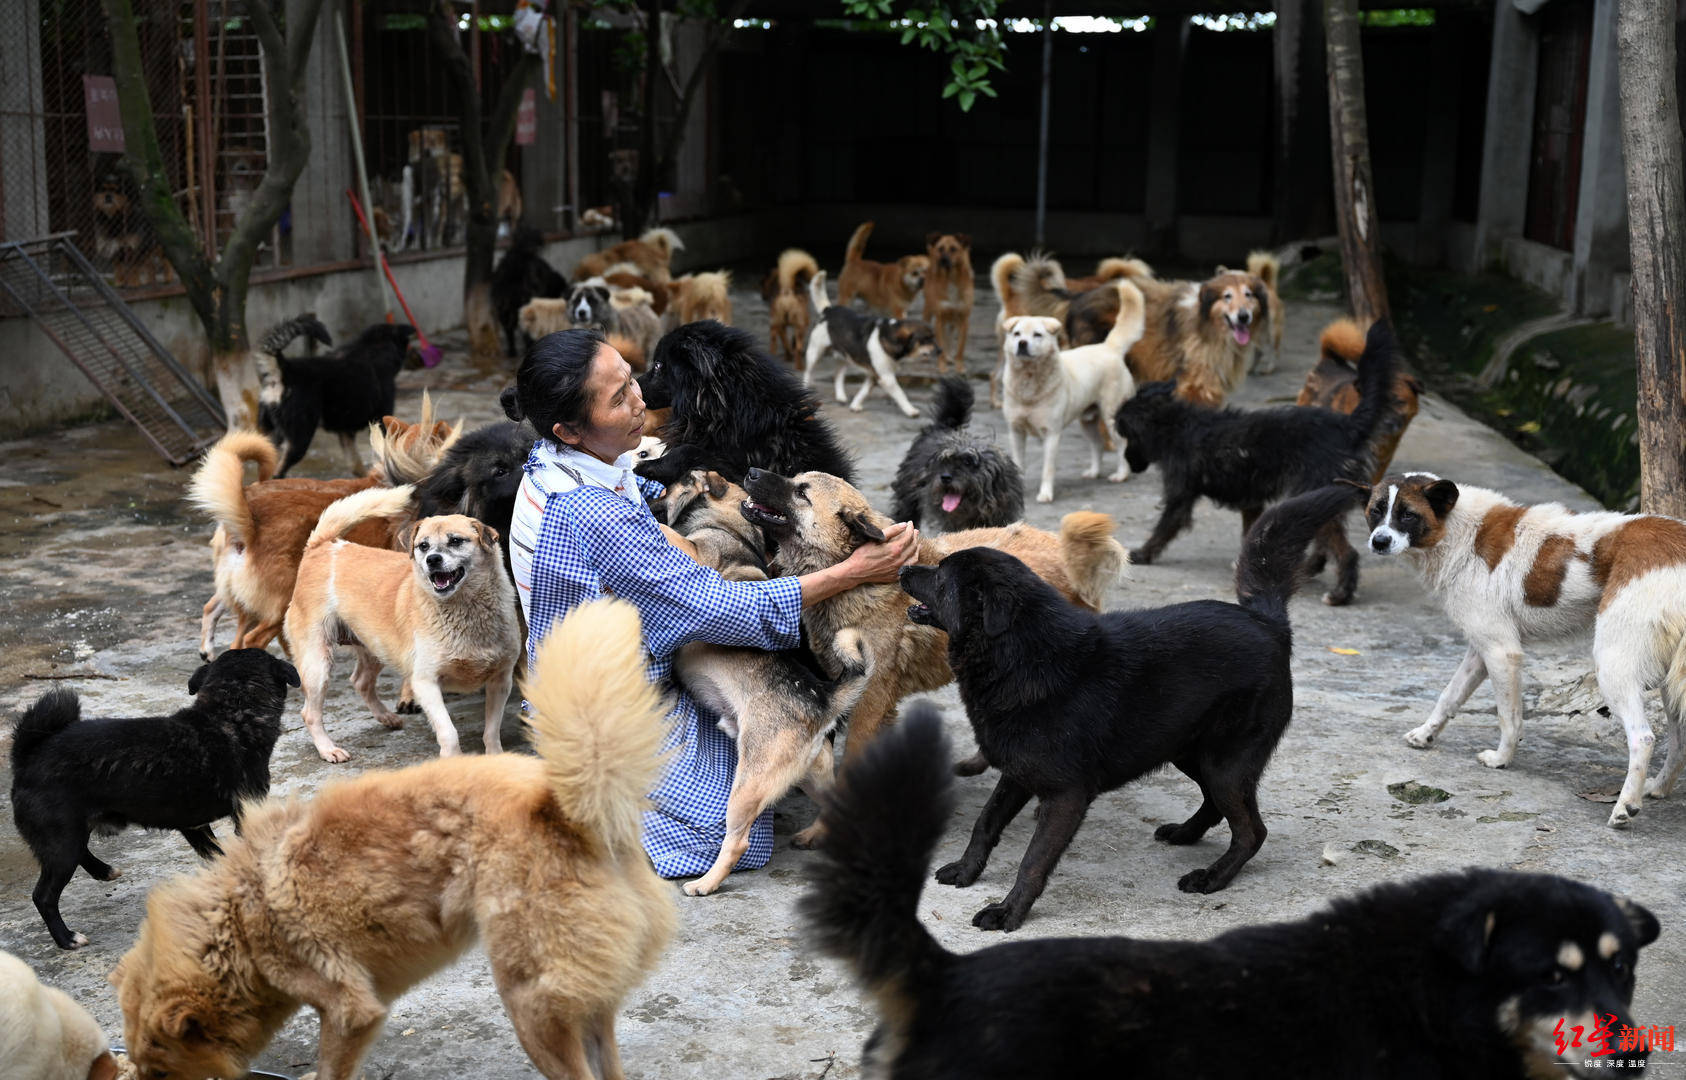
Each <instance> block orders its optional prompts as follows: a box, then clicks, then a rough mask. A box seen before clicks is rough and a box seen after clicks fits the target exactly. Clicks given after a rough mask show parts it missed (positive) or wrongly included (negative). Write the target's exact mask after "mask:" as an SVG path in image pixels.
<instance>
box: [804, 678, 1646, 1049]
mask: <svg viewBox="0 0 1686 1080" xmlns="http://www.w3.org/2000/svg"><path fill="white" fill-rule="evenodd" d="M947 760H948V745H947V740H945V739H944V738H943V736H942V729H941V723H940V720H939V718H938V717H937V715H936V710H935V709H934V708H933V707H932V706H930V705H929V704H925V703H921V704H920V705H918V706H916V707H915V710H913V711H912V712H911V714H910V715H909V716H908V718H907V720H906V721H905V722H904V723H903V724H902V726H901V729H900V730H898V731H893V732H889V733H887V734H886V735H885V736H884V738H883V739H881V740H879V742H878V743H877V744H876V745H874V746H873V747H871V748H870V749H869V750H868V751H867V754H866V756H865V757H864V758H863V759H862V760H860V761H858V762H851V763H850V764H849V765H847V766H846V767H845V768H844V770H843V775H842V777H841V778H840V781H839V783H838V786H837V787H836V788H835V789H834V790H833V792H832V794H831V795H830V796H829V797H828V798H827V799H825V800H824V810H823V811H822V814H821V821H823V822H824V823H825V825H826V837H827V838H826V840H825V841H824V842H823V843H822V845H821V851H822V853H823V855H824V859H823V860H822V861H821V863H820V865H819V866H818V867H817V869H816V870H815V872H814V873H813V876H812V878H811V879H810V885H809V887H808V891H807V893H806V895H804V896H803V898H802V901H801V906H802V911H803V914H804V915H805V916H806V919H807V923H808V937H809V940H810V941H811V942H813V943H814V944H815V945H817V946H818V947H819V948H820V949H821V950H822V951H824V952H825V953H827V954H829V955H831V956H834V957H836V958H838V959H840V960H842V961H844V962H845V963H846V964H848V965H849V967H850V968H851V969H852V970H853V972H854V974H855V978H856V979H857V980H858V981H859V983H860V984H861V987H862V989H864V990H865V991H866V992H867V994H868V996H869V997H870V998H871V999H872V1000H873V1001H874V1003H875V1004H876V1006H877V1010H878V1018H879V1022H878V1028H877V1030H876V1031H874V1032H873V1034H872V1037H871V1038H870V1039H869V1040H868V1041H867V1044H866V1047H865V1049H864V1051H863V1053H862V1059H863V1060H862V1062H861V1075H862V1076H868V1077H873V1078H875V1080H1072V1078H1075V1077H1102V1076H1121V1075H1130V1076H1143V1077H1148V1076H1151V1077H1178V1078H1180V1080H1230V1078H1233V1077H1239V1076H1246V1077H1261V1078H1264V1080H1302V1078H1305V1077H1332V1076H1340V1077H1343V1078H1346V1080H1423V1078H1425V1077H1436V1078H1438V1080H1523V1078H1528V1080H1554V1078H1557V1077H1563V1076H1586V1077H1591V1076H1602V1075H1605V1074H1604V1073H1603V1072H1602V1071H1599V1072H1592V1071H1590V1069H1589V1066H1592V1065H1594V1064H1596V1063H1597V1062H1598V1061H1600V1060H1610V1059H1608V1058H1603V1059H1600V1058H1594V1057H1592V1056H1591V1055H1592V1053H1593V1052H1594V1051H1592V1050H1589V1049H1587V1048H1586V1046H1587V1044H1586V1043H1585V1042H1579V1040H1574V1041H1575V1042H1578V1043H1579V1045H1578V1046H1572V1045H1571V1040H1573V1039H1574V1036H1573V1035H1572V1034H1571V1032H1572V1031H1574V1030H1575V1029H1576V1028H1579V1030H1580V1031H1581V1032H1583V1033H1589V1034H1590V1033H1593V1032H1595V1031H1597V1030H1598V1029H1599V1028H1600V1027H1602V1028H1603V1030H1604V1031H1606V1032H1608V1033H1609V1035H1610V1038H1609V1040H1608V1041H1606V1042H1605V1043H1604V1049H1606V1050H1612V1051H1615V1050H1619V1047H1618V1046H1612V1045H1610V1043H1611V1042H1614V1041H1615V1038H1616V1037H1617V1034H1618V1033H1619V1032H1620V1031H1621V1030H1622V1029H1623V1028H1624V1027H1625V1028H1629V1029H1632V1028H1637V1027H1638V1026H1639V1024H1640V1021H1639V1020H1637V1019H1636V1018H1635V1017H1634V1016H1633V1015H1632V1014H1631V1013H1630V1012H1629V1009H1630V1008H1631V1006H1632V1002H1633V990H1634V981H1635V980H1634V968H1635V965H1636V964H1637V963H1638V959H1639V951H1640V950H1641V949H1642V948H1644V947H1645V946H1646V945H1649V944H1650V943H1651V942H1653V941H1655V940H1656V939H1657V935H1658V931H1659V927H1658V925H1657V920H1656V918H1655V917H1653V916H1652V914H1651V913H1650V912H1649V911H1647V910H1646V909H1645V908H1643V907H1641V906H1640V905H1638V904H1636V903H1634V902H1633V901H1631V900H1627V899H1625V898H1622V897H1618V896H1611V895H1610V894H1609V893H1606V892H1604V891H1602V890H1600V889H1595V888H1592V887H1591V886H1588V885H1582V884H1580V883H1578V882H1575V881H1570V880H1568V879H1566V878H1561V877H1555V876H1552V875H1547V874H1521V873H1515V872H1512V871H1507V870H1487V869H1471V870H1465V871H1463V872H1461V873H1449V874H1436V875H1433V876H1431V877H1420V878H1416V879H1412V880H1406V881H1401V882H1391V883H1388V884H1385V885H1379V886H1376V887H1374V888H1372V889H1368V890H1366V891H1364V892H1361V893H1356V894H1353V895H1351V896H1345V897H1341V898H1340V899H1337V900H1335V901H1333V902H1332V903H1330V904H1328V905H1327V906H1326V907H1323V908H1322V909H1321V910H1319V911H1316V912H1314V913H1313V914H1311V915H1308V916H1306V917H1305V918H1303V919H1298V920H1295V921H1293V922H1281V923H1266V924H1262V925H1257V926H1244V927H1240V928H1238V929H1235V930H1231V931H1229V932H1227V933H1223V934H1219V935H1218V936H1216V937H1214V938H1211V939H1210V940H1207V941H1142V940H1136V939H1131V938H1124V937H1101V938H1094V937H1089V938H1066V939H1055V940H1040V941H1016V942H1012V943H1010V944H1005V945H996V946H994V947H992V948H985V949H978V950H976V951H971V952H966V953H958V954H957V953H952V952H950V951H948V950H947V949H945V948H943V947H942V946H941V945H939V944H938V943H937V941H936V939H935V938H933V937H932V936H931V934H930V932H929V931H928V930H926V929H925V927H924V926H923V925H921V923H920V921H919V892H920V886H921V883H922V882H923V880H924V877H925V873H926V871H927V869H928V868H929V866H930V864H931V856H932V853H933V852H934V851H935V850H936V847H937V844H938V843H939V842H940V841H941V840H942V836H943V832H944V830H945V829H946V827H947V826H948V823H949V821H950V820H952V818H953V813H954V795H953V781H952V780H951V779H949V777H948V775H947V769H946V767H945V765H944V762H946V761H947ZM1044 811H1045V812H1046V808H1044ZM1191 1017H1198V1018H1199V1020H1200V1024H1201V1029H1202V1030H1203V1031H1211V1032H1221V1033H1222V1036H1221V1037H1216V1038H1192V1037H1183V1036H1170V1035H1169V1033H1172V1032H1178V1031H1186V1029H1187V1025H1188V1024H1189V1023H1190V1018H1191ZM1559 1030H1561V1031H1562V1033H1563V1040H1562V1042H1559V1041H1558V1040H1557V1038H1555V1037H1554V1032H1556V1031H1559ZM1294 1033H1302V1034H1303V1037H1296V1035H1295V1034H1294ZM1597 1041H1598V1040H1597V1038H1596V1036H1593V1042H1594V1045H1596V1044H1597ZM1617 1056H1619V1057H1620V1058H1621V1059H1622V1060H1624V1061H1629V1062H1638V1063H1643V1062H1644V1061H1645V1060H1646V1059H1647V1057H1648V1055H1647V1052H1646V1051H1645V1050H1635V1051H1621V1052H1620V1053H1619V1054H1617ZM1125 1062H1129V1064H1128V1065H1126V1064H1125ZM1138 1065H1139V1067H1137V1066H1138Z"/></svg>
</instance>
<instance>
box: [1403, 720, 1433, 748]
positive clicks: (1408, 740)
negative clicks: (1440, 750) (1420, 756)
mask: <svg viewBox="0 0 1686 1080" xmlns="http://www.w3.org/2000/svg"><path fill="white" fill-rule="evenodd" d="M1405 745H1407V746H1414V747H1416V748H1417V749H1418V750H1427V749H1428V748H1429V747H1431V746H1433V745H1434V731H1433V730H1432V729H1431V728H1430V727H1429V726H1428V725H1427V724H1424V725H1423V726H1422V727H1415V728H1412V729H1411V730H1410V731H1407V732H1406V733H1405Z"/></svg>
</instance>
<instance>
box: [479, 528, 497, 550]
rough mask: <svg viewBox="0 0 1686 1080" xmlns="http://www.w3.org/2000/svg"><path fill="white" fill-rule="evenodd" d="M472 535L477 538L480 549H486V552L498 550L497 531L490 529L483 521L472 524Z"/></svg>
mask: <svg viewBox="0 0 1686 1080" xmlns="http://www.w3.org/2000/svg"><path fill="white" fill-rule="evenodd" d="M474 535H475V536H476V537H478V538H479V540H480V546H481V547H483V548H485V549H487V550H488V551H496V550H498V530H496V529H494V528H492V527H491V526H490V525H488V524H486V523H485V522H484V521H476V522H475V523H474Z"/></svg>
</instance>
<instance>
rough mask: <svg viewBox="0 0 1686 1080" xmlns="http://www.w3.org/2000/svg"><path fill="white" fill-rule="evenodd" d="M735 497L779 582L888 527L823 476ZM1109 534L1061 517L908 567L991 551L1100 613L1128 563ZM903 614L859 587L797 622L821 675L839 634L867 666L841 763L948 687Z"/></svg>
mask: <svg viewBox="0 0 1686 1080" xmlns="http://www.w3.org/2000/svg"><path fill="white" fill-rule="evenodd" d="M744 489H745V491H747V492H748V494H749V500H748V501H747V502H746V503H745V504H744V511H743V512H744V516H745V517H747V518H749V520H750V521H751V522H753V523H754V524H756V525H759V526H761V527H762V529H763V531H765V532H766V534H767V536H768V538H769V539H770V540H771V541H772V543H773V544H774V550H773V553H772V554H773V562H774V565H776V566H777V567H778V569H779V571H780V572H781V573H785V574H807V573H812V572H814V571H816V570H821V569H823V568H825V567H827V566H833V565H835V564H836V563H838V562H840V561H842V560H843V559H846V558H848V557H849V554H850V553H851V552H853V551H854V550H855V549H856V548H858V547H860V546H861V545H862V544H864V543H867V542H868V541H877V540H882V539H884V530H885V529H886V528H888V527H889V525H890V524H891V522H890V519H889V518H888V517H886V516H885V515H883V514H880V513H879V512H878V511H876V510H874V509H873V508H872V506H871V504H869V503H868V502H867V500H866V496H864V495H862V494H861V493H860V492H859V491H857V490H855V488H853V487H851V486H850V485H848V484H846V483H844V482H843V481H842V480H839V479H838V478H837V477H835V476H828V475H826V474H825V473H816V472H808V473H801V474H800V475H798V476H795V477H790V478H787V477H783V476H780V475H778V474H777V473H769V472H762V471H760V470H751V471H750V473H749V475H748V476H747V477H746V478H745V480H744ZM1113 528H1114V526H1113V520H1112V518H1110V517H1108V516H1107V515H1106V514H1095V513H1089V512H1087V511H1079V512H1077V513H1073V514H1067V515H1066V516H1065V518H1064V519H1063V520H1062V521H1061V522H1060V532H1059V535H1057V536H1056V535H1055V534H1053V533H1051V532H1046V531H1044V530H1042V529H1038V528H1035V527H1033V526H1030V525H1027V524H1025V523H1024V522H1022V521H1021V522H1017V523H1015V524H1012V525H1008V526H1006V527H1004V528H998V529H968V530H965V531H964V532H957V533H946V534H944V535H942V536H939V537H935V538H926V537H920V540H919V557H918V559H917V560H916V561H917V562H919V563H920V564H922V565H925V566H935V565H936V564H937V563H939V562H941V561H942V560H943V558H944V557H945V556H947V555H949V554H950V553H952V552H955V551H959V550H961V549H962V548H969V547H980V546H982V547H993V548H999V549H1000V550H1002V551H1006V552H1009V553H1010V554H1013V555H1016V556H1017V557H1018V558H1020V559H1022V560H1024V562H1025V564H1026V565H1027V566H1029V567H1030V568H1031V569H1032V570H1034V571H1035V572H1036V573H1037V575H1038V576H1040V577H1041V578H1042V579H1043V580H1044V581H1046V582H1048V584H1050V585H1052V586H1054V588H1056V589H1058V590H1059V591H1060V593H1061V595H1063V596H1065V598H1066V599H1068V600H1070V601H1071V602H1072V603H1074V604H1081V605H1082V606H1083V607H1085V608H1087V609H1089V610H1090V611H1099V610H1100V605H1101V601H1102V600H1103V599H1104V597H1105V595H1106V590H1107V589H1108V588H1110V587H1111V586H1112V585H1113V584H1114V583H1115V582H1116V581H1117V580H1118V577H1119V575H1120V574H1121V573H1122V572H1123V570H1124V566H1125V564H1126V562H1127V561H1128V556H1127V555H1126V554H1125V551H1124V548H1123V546H1122V545H1121V544H1119V542H1118V541H1117V540H1115V539H1113V536H1112V533H1113ZM907 608H908V597H907V594H906V593H904V592H902V590H901V587H900V586H899V585H893V584H889V585H862V586H859V587H858V588H854V589H850V590H849V591H848V592H845V593H841V594H839V595H837V596H834V597H832V598H831V599H829V600H825V601H822V602H821V603H818V604H815V605H814V606H812V607H810V608H808V609H806V610H805V611H803V612H802V625H803V627H804V628H805V629H806V630H807V631H808V637H809V641H810V643H811V646H812V648H813V650H814V654H815V655H816V656H817V657H818V658H819V661H820V664H821V666H822V667H824V668H825V669H826V673H827V674H828V675H831V676H834V677H835V676H836V675H837V674H838V673H839V672H841V671H842V670H843V667H844V660H845V658H842V657H840V656H839V655H838V654H837V653H836V650H835V643H836V642H837V640H838V636H839V634H841V633H842V632H843V631H844V630H847V629H851V628H853V629H854V630H856V631H858V632H859V633H860V635H861V643H862V646H863V648H864V649H865V651H866V654H867V655H869V656H871V657H872V658H873V670H872V676H871V678H870V680H869V681H868V683H867V686H866V689H865V691H864V692H863V693H862V694H861V699H860V702H859V703H858V704H857V705H856V706H855V709H854V712H853V713H851V714H850V717H849V734H848V746H847V756H848V757H849V758H850V759H853V758H855V757H857V756H858V755H859V754H860V752H861V750H862V749H863V748H865V747H866V745H867V744H868V743H870V742H871V741H872V739H873V737H874V736H875V735H877V733H878V731H879V729H880V728H882V727H883V726H884V725H885V724H886V723H889V722H890V721H891V720H892V719H893V718H894V716H895V710H896V705H897V703H898V702H900V701H901V699H902V698H904V697H906V696H907V695H909V694H917V693H921V692H923V691H927V690H935V689H937V688H939V687H942V686H947V685H948V684H949V683H950V682H952V681H953V679H954V672H953V671H951V670H950V669H949V666H948V635H947V634H945V633H944V632H942V631H941V630H937V629H935V628H933V627H929V626H921V625H919V624H917V623H912V622H909V621H908V618H907ZM816 828H817V826H816ZM797 835H798V839H799V841H800V843H801V844H808V843H811V842H812V841H813V840H814V838H815V837H816V836H817V835H818V834H817V832H815V831H814V829H808V830H804V831H803V832H802V833H799V834H797Z"/></svg>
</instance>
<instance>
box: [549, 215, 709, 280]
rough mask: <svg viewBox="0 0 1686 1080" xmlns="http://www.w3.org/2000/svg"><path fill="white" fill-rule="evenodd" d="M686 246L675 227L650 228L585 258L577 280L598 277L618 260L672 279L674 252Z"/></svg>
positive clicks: (656, 276)
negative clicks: (632, 238) (635, 237)
mask: <svg viewBox="0 0 1686 1080" xmlns="http://www.w3.org/2000/svg"><path fill="white" fill-rule="evenodd" d="M684 250H685V244H684V243H683V242H682V241H681V240H680V239H679V234H678V233H676V232H674V231H673V230H672V229H667V228H655V229H649V230H646V231H645V233H644V235H643V236H640V237H639V238H638V239H636V240H623V241H622V242H621V243H618V244H616V245H615V246H614V247H608V248H604V249H603V250H602V251H594V252H592V253H591V254H590V255H587V256H586V257H585V258H583V259H581V260H580V261H579V263H578V264H577V265H576V266H575V267H574V280H575V281H582V280H584V279H586V278H594V277H598V276H600V275H601V274H603V273H604V272H605V271H606V270H608V269H609V267H611V266H614V265H615V264H616V263H631V264H632V265H633V266H636V267H637V268H638V272H639V273H641V274H643V275H644V276H645V277H647V278H649V279H651V280H652V281H668V280H669V279H671V278H672V277H673V273H672V267H673V253H674V252H675V251H684Z"/></svg>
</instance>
